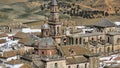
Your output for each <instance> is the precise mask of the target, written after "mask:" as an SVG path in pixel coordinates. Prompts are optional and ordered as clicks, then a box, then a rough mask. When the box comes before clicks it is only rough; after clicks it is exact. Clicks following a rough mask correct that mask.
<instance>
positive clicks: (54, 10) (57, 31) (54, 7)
mask: <svg viewBox="0 0 120 68" xmlns="http://www.w3.org/2000/svg"><path fill="white" fill-rule="evenodd" d="M48 24H49V25H50V36H52V37H53V39H54V40H55V42H56V43H60V42H61V22H60V21H59V10H58V4H57V1H56V0H51V15H50V18H49V23H48Z"/></svg>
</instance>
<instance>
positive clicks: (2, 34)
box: [0, 33, 8, 38]
mask: <svg viewBox="0 0 120 68" xmlns="http://www.w3.org/2000/svg"><path fill="white" fill-rule="evenodd" d="M7 36H8V35H7V34H5V33H1V34H0V38H1V37H7Z"/></svg>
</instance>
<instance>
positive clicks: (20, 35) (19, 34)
mask: <svg viewBox="0 0 120 68" xmlns="http://www.w3.org/2000/svg"><path fill="white" fill-rule="evenodd" d="M26 36H27V34H26V33H23V32H17V33H16V34H15V35H14V37H16V38H25V37H26Z"/></svg>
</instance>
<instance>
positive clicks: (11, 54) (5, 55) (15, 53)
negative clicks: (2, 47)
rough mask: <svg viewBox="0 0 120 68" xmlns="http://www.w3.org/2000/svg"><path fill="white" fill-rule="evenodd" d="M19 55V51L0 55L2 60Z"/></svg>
mask: <svg viewBox="0 0 120 68" xmlns="http://www.w3.org/2000/svg"><path fill="white" fill-rule="evenodd" d="M16 55H17V51H7V52H4V53H3V55H0V57H1V58H8V57H13V56H16Z"/></svg>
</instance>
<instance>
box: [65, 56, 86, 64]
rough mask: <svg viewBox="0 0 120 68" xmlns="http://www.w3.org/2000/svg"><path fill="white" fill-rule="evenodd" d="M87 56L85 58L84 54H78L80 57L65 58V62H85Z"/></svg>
mask: <svg viewBox="0 0 120 68" xmlns="http://www.w3.org/2000/svg"><path fill="white" fill-rule="evenodd" d="M87 61H88V60H87V58H85V57H84V56H80V57H70V58H67V59H66V62H67V64H77V63H84V62H87Z"/></svg>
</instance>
